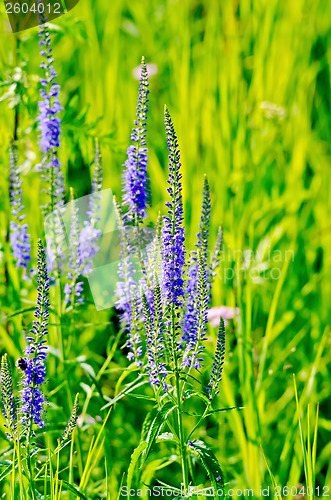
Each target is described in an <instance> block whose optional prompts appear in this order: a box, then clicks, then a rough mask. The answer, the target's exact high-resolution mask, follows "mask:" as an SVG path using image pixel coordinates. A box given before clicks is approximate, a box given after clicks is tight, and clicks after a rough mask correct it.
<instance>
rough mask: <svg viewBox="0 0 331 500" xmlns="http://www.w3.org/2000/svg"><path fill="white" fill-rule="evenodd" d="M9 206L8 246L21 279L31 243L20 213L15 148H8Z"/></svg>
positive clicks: (27, 260) (20, 189) (18, 179)
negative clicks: (10, 215) (19, 271)
mask: <svg viewBox="0 0 331 500" xmlns="http://www.w3.org/2000/svg"><path fill="white" fill-rule="evenodd" d="M9 155H10V205H11V207H12V211H11V213H12V215H13V219H14V220H11V221H10V235H9V238H10V244H11V249H12V252H13V255H14V258H15V260H16V262H17V266H18V267H22V268H23V271H24V275H23V277H24V278H25V277H26V276H27V270H28V267H29V262H30V260H31V255H30V251H31V243H30V235H29V234H28V225H27V224H23V223H22V221H23V220H24V218H25V215H24V214H23V213H22V211H23V209H24V206H23V201H22V188H21V180H20V174H19V171H18V167H17V152H16V147H15V146H10V148H9Z"/></svg>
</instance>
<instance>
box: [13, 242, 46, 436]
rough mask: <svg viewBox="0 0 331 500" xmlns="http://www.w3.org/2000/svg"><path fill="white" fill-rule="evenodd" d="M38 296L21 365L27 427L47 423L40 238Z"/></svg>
mask: <svg viewBox="0 0 331 500" xmlns="http://www.w3.org/2000/svg"><path fill="white" fill-rule="evenodd" d="M37 275H38V278H37V281H38V284H39V286H38V289H37V290H38V298H37V307H36V311H35V313H34V317H35V319H34V321H33V325H32V328H31V330H30V333H29V336H28V337H27V338H26V348H25V351H24V354H25V358H21V360H20V364H19V366H20V367H21V369H22V370H23V372H24V378H23V390H22V395H21V412H22V416H21V422H22V424H23V425H24V426H25V428H26V429H28V428H29V426H30V425H31V423H32V422H34V423H35V424H36V425H37V426H38V427H40V428H42V427H43V426H44V421H43V417H44V406H45V397H44V394H43V391H42V387H41V386H42V384H43V383H44V382H45V379H46V367H45V362H46V360H47V346H46V339H45V337H46V335H47V333H48V316H49V299H48V296H49V280H48V275H47V266H46V255H45V250H44V247H43V245H42V243H41V240H39V241H38V271H37Z"/></svg>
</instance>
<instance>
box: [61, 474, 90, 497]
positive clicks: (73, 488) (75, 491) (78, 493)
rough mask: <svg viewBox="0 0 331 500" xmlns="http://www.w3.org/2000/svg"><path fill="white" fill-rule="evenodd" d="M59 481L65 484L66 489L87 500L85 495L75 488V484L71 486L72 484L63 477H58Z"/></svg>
mask: <svg viewBox="0 0 331 500" xmlns="http://www.w3.org/2000/svg"><path fill="white" fill-rule="evenodd" d="M59 482H62V483H63V484H65V485H66V487H67V488H68V490H70V491H71V492H72V493H75V495H77V496H78V497H79V498H82V499H83V500H87V497H86V496H85V495H84V494H83V493H82V492H81V491H79V490H78V489H77V488H76V486H73V485H72V484H70V483H68V482H67V481H65V480H64V479H61V480H60V479H59Z"/></svg>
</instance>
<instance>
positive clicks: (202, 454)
mask: <svg viewBox="0 0 331 500" xmlns="http://www.w3.org/2000/svg"><path fill="white" fill-rule="evenodd" d="M188 447H189V448H190V450H192V451H193V452H195V453H197V455H198V456H199V458H200V460H201V463H202V465H203V466H204V468H205V470H206V472H207V474H208V476H209V479H210V480H211V482H212V485H213V487H214V488H215V495H216V492H217V489H218V488H219V487H220V486H221V488H223V486H224V480H223V472H222V469H221V467H220V464H219V463H218V460H217V458H216V457H215V455H214V452H213V451H212V450H211V449H210V448H208V446H207V445H206V444H205V443H204V442H203V441H200V440H195V441H193V442H192V441H190V442H189V444H188ZM215 498H216V499H219V496H218V495H216V496H215Z"/></svg>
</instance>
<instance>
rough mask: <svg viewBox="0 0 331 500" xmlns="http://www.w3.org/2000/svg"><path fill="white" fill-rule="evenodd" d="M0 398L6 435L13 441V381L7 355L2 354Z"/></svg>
mask: <svg viewBox="0 0 331 500" xmlns="http://www.w3.org/2000/svg"><path fill="white" fill-rule="evenodd" d="M1 396H2V405H3V415H4V417H5V420H6V423H5V428H6V429H7V431H6V434H7V436H8V438H9V439H13V438H14V437H15V435H16V431H17V412H16V406H15V398H14V393H13V379H12V375H11V371H10V368H9V363H8V357H7V354H4V355H3V356H2V358H1Z"/></svg>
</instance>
